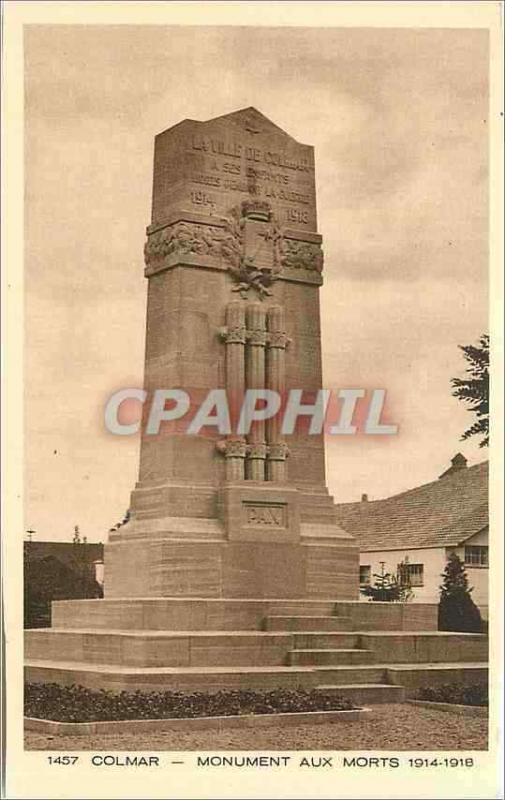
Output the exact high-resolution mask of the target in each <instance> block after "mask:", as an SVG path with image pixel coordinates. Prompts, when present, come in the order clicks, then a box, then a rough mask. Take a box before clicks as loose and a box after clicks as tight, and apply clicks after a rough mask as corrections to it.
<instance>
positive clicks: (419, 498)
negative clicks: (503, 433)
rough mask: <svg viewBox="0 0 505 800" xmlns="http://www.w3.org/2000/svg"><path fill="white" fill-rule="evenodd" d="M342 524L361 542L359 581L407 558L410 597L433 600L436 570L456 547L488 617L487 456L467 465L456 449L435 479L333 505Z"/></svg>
mask: <svg viewBox="0 0 505 800" xmlns="http://www.w3.org/2000/svg"><path fill="white" fill-rule="evenodd" d="M337 516H338V521H339V523H340V524H341V526H342V527H343V528H344V529H345V530H347V531H348V532H349V533H352V534H353V535H354V536H355V537H356V539H357V540H358V543H359V547H360V584H361V585H362V586H364V585H366V584H369V583H373V582H374V578H373V576H374V575H378V574H381V571H382V570H384V571H385V572H389V573H393V574H396V572H397V569H398V565H399V564H400V563H401V562H404V561H406V562H407V569H408V574H409V578H410V583H411V586H412V590H413V598H412V600H413V601H414V602H416V601H417V602H423V603H432V602H438V599H439V593H440V592H439V587H440V584H441V577H440V576H441V573H442V572H443V570H444V568H445V565H446V562H447V558H448V556H449V555H450V553H452V552H456V553H457V554H458V555H459V557H460V558H461V559H462V560H463V561H464V562H465V565H466V569H467V574H468V578H469V583H470V586H473V592H472V597H473V599H474V601H475V602H476V603H477V605H478V606H479V607H480V609H481V613H482V615H483V616H485V617H487V604H488V561H489V559H488V533H489V527H488V526H489V520H488V462H487V461H485V462H482V463H481V464H475V465H474V466H471V467H468V465H467V461H466V459H465V457H464V456H463V455H461V453H458V454H457V455H456V456H454V458H453V459H452V461H451V466H450V467H449V468H448V469H447V470H445V472H443V473H442V474H441V475H440V477H439V478H437V480H434V481H432V482H431V483H426V484H424V485H423V486H418V487H417V488H415V489H410V490H409V491H406V492H401V493H400V494H396V495H394V496H393V497H387V498H385V499H383V500H369V499H368V497H367V495H362V498H361V502H357V503H341V504H339V505H337Z"/></svg>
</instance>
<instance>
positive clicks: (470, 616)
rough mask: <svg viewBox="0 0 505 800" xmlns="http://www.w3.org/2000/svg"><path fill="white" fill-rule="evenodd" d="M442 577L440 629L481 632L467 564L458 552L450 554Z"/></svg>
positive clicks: (478, 612) (439, 612)
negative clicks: (469, 582)
mask: <svg viewBox="0 0 505 800" xmlns="http://www.w3.org/2000/svg"><path fill="white" fill-rule="evenodd" d="M441 577H442V579H443V583H442V586H441V587H440V603H439V606H438V629H439V630H440V631H462V632H464V633H480V631H481V630H482V620H481V617H480V611H479V609H478V608H477V606H476V605H475V603H474V602H473V600H472V596H471V592H472V588H471V587H469V586H468V576H467V574H466V569H465V565H464V564H463V562H462V561H461V559H460V558H459V556H458V555H457V554H456V553H451V555H450V556H449V558H448V560H447V564H446V567H445V569H444V571H443V573H442V576H441Z"/></svg>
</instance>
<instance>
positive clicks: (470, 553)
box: [465, 545, 489, 567]
mask: <svg viewBox="0 0 505 800" xmlns="http://www.w3.org/2000/svg"><path fill="white" fill-rule="evenodd" d="M488 550H489V548H488V547H487V545H479V546H477V545H468V546H467V547H465V564H467V566H469V567H487V566H488V565H489V559H488Z"/></svg>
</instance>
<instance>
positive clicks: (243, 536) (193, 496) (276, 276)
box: [104, 108, 358, 599]
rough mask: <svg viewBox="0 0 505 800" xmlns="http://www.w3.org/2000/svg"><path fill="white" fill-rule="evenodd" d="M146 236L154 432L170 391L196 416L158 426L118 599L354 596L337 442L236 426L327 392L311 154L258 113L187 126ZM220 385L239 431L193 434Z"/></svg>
mask: <svg viewBox="0 0 505 800" xmlns="http://www.w3.org/2000/svg"><path fill="white" fill-rule="evenodd" d="M146 233H147V241H146V245H145V250H144V256H145V266H146V269H145V276H146V278H147V283H148V289H147V324H146V349H145V375H144V388H145V390H146V394H147V400H146V404H145V415H144V416H145V420H147V419H148V418H149V415H150V410H151V408H152V406H151V401H152V397H153V392H155V391H156V390H158V389H161V390H163V389H182V390H185V391H186V392H187V394H188V395H189V397H190V405H189V408H188V411H187V413H186V414H185V415H184V416H183V417H182V418H179V419H177V420H174V421H167V420H162V421H161V424H160V429H159V434H158V435H150V432H149V428H148V426H145V425H143V426H142V430H141V441H140V466H139V475H138V481H137V483H136V485H135V487H134V489H133V491H132V494H131V501H130V519H129V522H128V523H127V524H126V525H123V526H121V527H120V528H119V529H118V530H115V531H113V532H111V533H110V535H109V541H108V543H107V545H106V547H105V589H104V591H105V596H106V598H126V597H127V598H132V597H142V598H157V597H184V598H188V597H198V598H205V597H209V598H210V597H212V598H249V599H251V598H300V597H310V598H333V599H346V598H348V599H351V598H353V597H355V596H356V595H357V591H358V581H357V575H358V548H357V546H356V543H355V541H354V539H353V537H352V536H349V535H348V534H347V533H346V532H345V531H342V529H341V528H339V526H338V524H337V521H336V514H335V508H334V504H333V499H332V497H331V496H330V494H329V492H328V489H327V488H326V477H325V459H324V437H323V436H322V435H321V436H309V435H307V434H306V429H305V427H304V426H303V425H297V426H295V430H294V432H293V434H290V435H286V436H285V437H283V436H282V434H281V417H280V416H279V417H276V418H275V419H272V420H267V421H266V422H261V421H255V422H254V423H253V425H252V428H251V430H250V432H249V434H248V435H247V436H245V435H240V434H238V432H237V427H236V423H237V420H238V417H239V407H240V406H241V404H242V398H243V396H244V392H245V390H246V389H255V388H256V389H265V388H267V389H272V390H275V391H278V392H280V393H281V395H282V394H283V393H284V392H288V391H289V390H290V389H292V388H298V389H300V388H301V389H302V390H304V391H305V392H306V393H307V395H311V394H314V393H316V392H317V391H318V390H319V389H320V388H321V387H322V366H321V332H320V321H319V316H320V315H319V293H320V289H321V286H322V283H323V274H322V272H323V253H322V249H321V243H322V237H321V235H320V234H319V233H318V230H317V213H316V187H315V170H314V149H313V147H311V146H310V145H306V144H302V143H301V142H298V141H296V140H295V139H294V138H293V137H292V136H290V135H289V134H288V133H286V132H285V131H283V130H282V129H281V128H279V126H278V125H275V124H274V123H273V122H271V121H270V120H269V119H267V118H266V117H265V116H264V115H263V114H261V113H260V112H259V111H257V110H256V109H254V108H244V109H241V110H239V111H236V112H234V113H232V114H226V115H224V116H221V117H216V118H215V119H211V120H207V121H205V122H201V121H197V120H182V121H181V122H179V123H178V124H177V125H174V126H173V127H172V128H169V129H167V130H165V131H163V132H162V133H160V134H159V135H158V136H156V139H155V147H154V177H153V192H152V215H151V220H150V224H149V225H148V227H147V231H146ZM288 341H289V342H290V344H289V347H287V344H288ZM215 389H222V390H223V389H224V390H226V393H227V397H228V401H229V405H230V415H231V423H232V433H231V434H226V433H224V432H223V431H220V430H219V429H218V426H216V425H212V424H208V425H206V426H204V427H203V428H202V429H200V430H198V432H194V433H192V434H191V435H188V433H187V428H188V426H189V424H190V423H191V422H192V421H193V420H194V419H195V414H196V413H197V410H198V408H199V407H200V403H201V402H202V401H203V400H204V398H206V397H208V394H209V392H210V391H212V390H215ZM288 448H289V461H288V462H287V463H286V456H287V452H288Z"/></svg>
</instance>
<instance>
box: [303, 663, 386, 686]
mask: <svg viewBox="0 0 505 800" xmlns="http://www.w3.org/2000/svg"><path fill="white" fill-rule="evenodd" d="M314 669H316V670H317V675H318V685H319V683H321V684H324V685H325V686H326V685H330V684H332V685H338V686H340V685H342V684H349V683H352V684H355V683H366V684H370V683H388V679H387V668H386V666H384V664H380V665H379V666H377V665H376V664H359V665H358V664H356V665H355V666H353V665H350V664H348V665H341V666H339V665H338V664H334V665H328V666H325V665H322V664H319V665H318V666H316V667H314ZM395 683H398V684H400V685H401V680H398V681H396V682H395Z"/></svg>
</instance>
